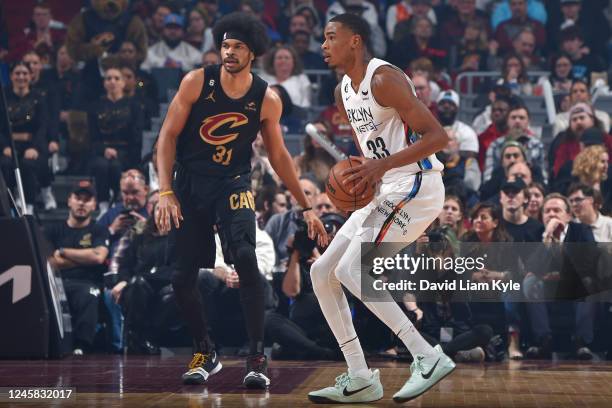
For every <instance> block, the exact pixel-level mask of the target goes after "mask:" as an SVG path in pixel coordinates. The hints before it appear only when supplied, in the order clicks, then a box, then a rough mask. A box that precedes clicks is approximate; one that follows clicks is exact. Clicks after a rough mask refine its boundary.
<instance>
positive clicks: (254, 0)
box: [238, 0, 283, 44]
mask: <svg viewBox="0 0 612 408" xmlns="http://www.w3.org/2000/svg"><path fill="white" fill-rule="evenodd" d="M238 11H242V12H244V13H248V14H252V15H253V16H255V17H257V18H258V19H259V20H261V22H262V23H263V24H264V26H265V27H266V32H267V33H268V38H270V41H271V43H272V44H280V43H282V41H283V39H282V37H281V35H280V34H279V33H278V31H277V30H276V22H275V21H274V19H273V18H272V16H271V15H268V14H267V13H265V4H264V1H263V0H241V1H240V3H239V6H238Z"/></svg>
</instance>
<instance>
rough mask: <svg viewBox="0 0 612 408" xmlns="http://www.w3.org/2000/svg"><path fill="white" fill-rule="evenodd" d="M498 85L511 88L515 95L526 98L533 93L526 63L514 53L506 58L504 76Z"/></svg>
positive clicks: (503, 64)
mask: <svg viewBox="0 0 612 408" xmlns="http://www.w3.org/2000/svg"><path fill="white" fill-rule="evenodd" d="M497 84H498V85H504V86H506V87H508V88H510V90H511V91H512V93H513V94H515V95H519V96H524V95H531V94H532V93H533V85H531V83H530V82H529V78H528V77H527V69H526V68H525V63H524V62H523V59H522V58H521V57H520V56H519V55H517V54H514V53H510V54H508V55H506V57H505V58H504V62H503V63H502V76H501V78H499V80H498V81H497Z"/></svg>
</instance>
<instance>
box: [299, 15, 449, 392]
mask: <svg viewBox="0 0 612 408" xmlns="http://www.w3.org/2000/svg"><path fill="white" fill-rule="evenodd" d="M369 35H370V31H369V26H368V23H367V22H366V21H365V20H363V19H362V18H361V17H358V16H356V15H353V14H341V15H338V16H335V17H334V18H332V19H331V20H330V21H329V23H328V24H327V25H326V27H325V42H324V43H323V45H322V49H323V55H324V57H325V61H326V62H327V64H328V65H329V66H331V67H333V68H341V69H342V70H343V71H344V72H346V75H344V78H343V79H342V82H341V83H340V84H339V85H338V87H337V88H336V103H337V105H338V109H339V111H340V113H341V114H345V115H346V116H347V119H348V121H349V122H350V123H351V126H352V129H353V137H354V139H355V144H356V145H357V146H358V148H359V150H360V152H361V155H362V157H359V158H358V159H359V160H360V162H361V164H360V165H359V166H356V167H354V168H353V169H352V170H348V171H347V172H349V173H352V174H351V176H350V177H348V178H347V181H353V180H355V181H358V183H357V184H356V185H355V187H354V189H353V190H355V191H361V190H362V187H365V185H366V183H368V184H367V185H371V184H372V183H374V184H377V183H379V184H378V191H377V193H376V195H375V196H374V199H373V200H372V202H370V204H368V205H367V206H366V207H364V208H362V209H360V210H358V211H356V212H354V213H353V214H352V215H351V216H350V218H349V219H348V221H347V222H346V223H345V224H344V226H343V227H342V228H341V229H340V230H339V231H338V233H337V234H336V237H335V238H334V240H333V241H332V242H331V243H330V245H329V247H328V248H327V249H326V251H325V253H324V254H323V255H322V256H321V257H320V258H319V259H318V260H317V261H315V263H314V264H313V265H312V267H311V271H310V275H311V279H312V285H313V288H314V292H315V294H316V296H317V298H318V300H319V304H320V306H321V309H322V311H323V314H324V315H325V318H326V319H327V323H328V324H329V326H330V328H331V330H332V331H333V333H334V335H335V337H336V340H337V341H338V344H339V345H340V348H341V350H342V352H343V354H344V358H345V359H346V362H347V364H348V373H344V374H342V375H340V376H338V377H336V384H335V385H334V386H332V387H327V388H324V389H321V390H318V391H313V392H310V393H309V394H308V397H309V399H310V400H311V401H312V402H317V403H330V402H334V403H355V402H372V401H376V400H379V399H381V398H382V397H383V387H382V384H381V383H380V378H379V371H378V370H373V371H372V370H370V369H369V368H368V365H367V363H366V361H365V358H364V354H363V350H362V348H361V345H360V343H359V339H358V338H357V335H356V333H355V328H354V326H353V322H352V319H351V311H350V309H349V305H348V303H347V300H346V297H345V295H344V292H343V290H342V287H341V286H342V285H344V286H345V287H346V288H347V289H348V290H350V291H351V293H353V295H355V296H356V297H357V298H361V243H362V242H376V243H380V242H401V243H406V244H408V243H410V242H413V241H415V240H416V239H417V238H418V237H419V236H420V235H421V233H423V231H425V229H426V228H427V227H428V226H429V225H430V224H431V223H432V222H433V221H434V219H435V218H436V217H437V216H438V214H439V213H440V211H441V209H442V205H443V201H444V185H443V184H442V176H441V173H440V172H441V170H442V169H443V165H442V164H441V163H440V162H439V161H438V159H437V158H436V156H435V154H434V153H435V152H437V151H439V150H442V149H443V148H444V147H445V146H446V145H447V143H448V137H447V135H446V132H445V131H444V129H443V128H442V127H441V125H440V124H439V123H438V122H437V120H436V119H435V118H434V117H433V116H432V115H431V113H430V112H429V110H428V109H427V107H425V106H424V105H423V104H421V102H419V100H418V99H417V97H416V95H415V91H414V86H413V85H412V83H411V81H410V79H409V78H408V77H407V76H406V75H405V74H404V73H403V72H402V71H401V70H399V69H398V68H396V67H394V66H392V65H390V64H389V63H387V62H385V61H382V60H380V59H376V58H371V57H370V53H369V52H368V49H367V48H368V47H367V44H368V41H369ZM381 210H382V211H381ZM400 210H401V211H400ZM385 213H386V214H388V215H385ZM406 214H407V215H408V216H409V217H410V218H409V221H407V222H406V223H404V222H394V218H395V217H406ZM401 220H403V221H406V220H407V218H401ZM402 224H403V227H402V226H401V225H402ZM386 296H388V298H387V299H386V301H381V300H379V301H377V302H367V301H366V302H364V303H365V305H366V306H367V307H368V309H370V310H371V311H372V312H373V313H374V314H375V315H376V316H377V317H378V318H379V319H381V320H382V321H383V322H384V323H385V324H386V325H387V326H389V328H390V329H391V330H393V332H394V333H396V334H397V336H398V337H399V338H400V339H401V340H402V341H403V342H404V344H405V345H406V347H407V348H408V350H409V351H410V353H411V354H412V355H413V357H414V362H413V363H412V366H411V372H412V374H411V376H410V377H409V379H408V381H407V382H406V383H405V384H404V386H403V387H402V388H401V389H400V390H399V391H398V392H397V393H396V394H395V395H394V396H393V399H394V401H396V402H404V401H408V400H411V399H413V398H416V397H418V396H419V395H421V394H423V393H424V392H425V391H427V390H428V389H429V388H431V387H433V386H434V385H435V384H436V383H438V382H439V381H440V380H442V378H444V377H445V376H447V375H448V374H450V372H451V371H453V369H454V368H455V364H454V363H453V361H452V360H451V359H450V358H449V357H448V356H446V355H445V354H444V353H443V352H442V349H441V348H440V346H439V345H437V346H435V347H432V346H431V345H430V344H429V343H427V341H425V339H423V337H422V336H421V335H420V334H419V332H418V331H417V329H416V328H415V327H414V325H413V324H412V323H411V322H410V320H409V319H408V317H407V316H406V315H405V313H404V312H402V310H401V309H400V307H399V306H398V305H397V303H395V302H394V301H393V300H392V298H391V296H390V295H389V294H388V293H387V294H386Z"/></svg>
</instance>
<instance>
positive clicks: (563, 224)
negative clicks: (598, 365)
mask: <svg viewBox="0 0 612 408" xmlns="http://www.w3.org/2000/svg"><path fill="white" fill-rule="evenodd" d="M542 217H543V220H544V225H545V226H546V230H545V231H544V233H543V234H542V238H541V242H543V243H553V242H572V243H577V242H595V238H594V237H593V232H592V230H591V228H590V226H587V225H583V224H579V223H575V222H572V221H571V219H572V213H571V211H570V203H569V201H568V199H567V198H566V197H565V196H562V195H561V194H558V193H551V194H549V195H547V196H546V198H545V199H544V206H543V208H542ZM544 248H547V247H544ZM548 248H549V251H550V255H549V254H543V253H541V252H544V251H540V253H538V254H537V256H538V258H542V259H544V258H547V255H548V256H552V257H553V258H556V259H562V257H559V256H558V255H557V254H555V253H554V252H553V251H555V250H558V246H552V247H550V246H549V247H548ZM583 248H584V247H583ZM550 266H551V267H552V265H550ZM572 269H573V268H572ZM555 270H557V271H559V270H560V271H561V272H562V273H563V272H566V268H563V267H560V268H558V269H557V268H555V269H550V270H548V269H547V270H539V271H538V274H539V276H538V279H546V277H545V276H546V275H547V274H548V275H550V274H551V273H554V272H553V271H555ZM574 272H575V271H574ZM559 279H560V280H559V284H558V286H559V287H562V285H564V283H563V282H562V281H565V280H567V279H571V277H570V276H560V277H559ZM579 285H580V286H582V285H581V284H579ZM581 289H582V288H576V287H573V288H571V289H570V290H571V291H572V292H574V293H579V292H580V290H581ZM526 306H527V310H528V312H529V316H530V323H531V330H532V333H533V334H534V337H535V339H536V342H535V343H536V344H537V345H534V346H532V347H530V348H529V349H528V350H527V357H528V358H530V359H537V358H546V359H550V358H551V355H552V329H551V327H550V316H549V312H548V305H547V304H546V303H541V302H540V303H536V302H529V303H527V304H526ZM595 306H596V303H594V302H576V303H574V304H573V307H574V311H575V317H574V321H575V326H574V333H573V335H572V339H573V342H574V350H575V357H577V358H578V359H579V360H591V359H593V353H592V352H591V350H590V349H589V345H590V344H591V343H592V342H593V337H594V335H593V323H594V320H595Z"/></svg>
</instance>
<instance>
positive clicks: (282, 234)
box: [265, 175, 321, 272]
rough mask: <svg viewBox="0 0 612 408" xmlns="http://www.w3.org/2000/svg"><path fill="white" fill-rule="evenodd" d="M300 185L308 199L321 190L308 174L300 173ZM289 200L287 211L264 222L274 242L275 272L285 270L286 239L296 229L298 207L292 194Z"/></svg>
mask: <svg viewBox="0 0 612 408" xmlns="http://www.w3.org/2000/svg"><path fill="white" fill-rule="evenodd" d="M300 185H301V186H302V190H304V194H306V197H308V198H309V199H310V198H314V197H316V196H317V195H318V194H319V193H320V192H321V191H320V190H319V187H317V185H316V184H315V182H314V181H313V180H312V179H311V178H310V177H308V176H305V175H302V176H301V177H300ZM289 201H290V203H291V209H290V210H289V211H287V212H284V213H281V214H275V215H273V216H272V217H271V218H270V220H269V221H268V223H267V224H266V230H265V231H266V232H267V233H268V235H270V237H271V238H272V241H273V242H274V251H275V253H276V265H275V266H274V270H275V272H285V270H286V268H287V262H288V260H289V254H288V252H287V240H288V239H289V236H291V235H293V234H295V231H296V230H297V224H296V221H297V219H298V213H299V209H298V208H296V206H297V201H296V200H295V198H294V197H293V196H291V198H290V200H289Z"/></svg>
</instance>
